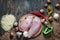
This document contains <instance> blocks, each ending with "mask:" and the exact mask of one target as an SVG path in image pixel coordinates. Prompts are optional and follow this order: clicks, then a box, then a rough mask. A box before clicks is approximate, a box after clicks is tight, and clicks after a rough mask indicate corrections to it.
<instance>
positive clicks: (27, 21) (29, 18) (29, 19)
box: [19, 16, 33, 31]
mask: <svg viewBox="0 0 60 40" xmlns="http://www.w3.org/2000/svg"><path fill="white" fill-rule="evenodd" d="M32 20H33V16H27V17H26V19H25V20H24V21H22V22H21V23H20V26H19V27H20V29H21V30H22V31H28V29H29V28H30V25H31V23H32Z"/></svg>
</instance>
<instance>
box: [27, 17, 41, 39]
mask: <svg viewBox="0 0 60 40" xmlns="http://www.w3.org/2000/svg"><path fill="white" fill-rule="evenodd" d="M40 26H41V20H40V18H38V17H35V18H34V19H33V23H32V25H31V28H30V30H29V31H28V37H29V38H30V37H32V36H33V35H34V34H36V33H37V32H38V31H39V29H40Z"/></svg>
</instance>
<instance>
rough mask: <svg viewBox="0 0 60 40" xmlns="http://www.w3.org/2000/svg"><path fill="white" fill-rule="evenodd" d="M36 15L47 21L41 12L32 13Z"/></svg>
mask: <svg viewBox="0 0 60 40" xmlns="http://www.w3.org/2000/svg"><path fill="white" fill-rule="evenodd" d="M32 14H34V15H38V16H40V17H41V18H42V19H45V16H44V15H43V14H42V13H41V12H32Z"/></svg>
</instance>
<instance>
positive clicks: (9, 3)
mask: <svg viewBox="0 0 60 40" xmlns="http://www.w3.org/2000/svg"><path fill="white" fill-rule="evenodd" d="M45 3H46V0H0V20H1V17H2V15H5V14H7V13H8V14H14V15H15V16H16V18H18V19H19V18H20V17H21V16H23V15H25V14H27V13H30V12H32V11H39V10H40V9H42V8H43V9H45V13H44V14H45V15H47V14H46V8H44V4H45ZM55 3H59V4H60V0H52V6H53V12H57V11H59V10H57V9H55V7H54V6H55ZM58 13H59V15H60V11H59V12H58ZM18 19H17V21H18ZM51 25H52V27H53V28H54V29H53V32H52V33H51V34H50V35H47V36H46V35H43V34H42V33H41V34H40V35H39V36H38V37H36V38H34V39H24V38H23V37H22V38H21V39H17V38H16V34H14V37H13V39H10V34H9V33H10V31H13V32H15V31H14V30H10V31H8V32H5V31H4V30H3V29H2V28H1V23H0V40H60V20H59V21H55V20H54V21H53V22H52V24H51Z"/></svg>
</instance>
